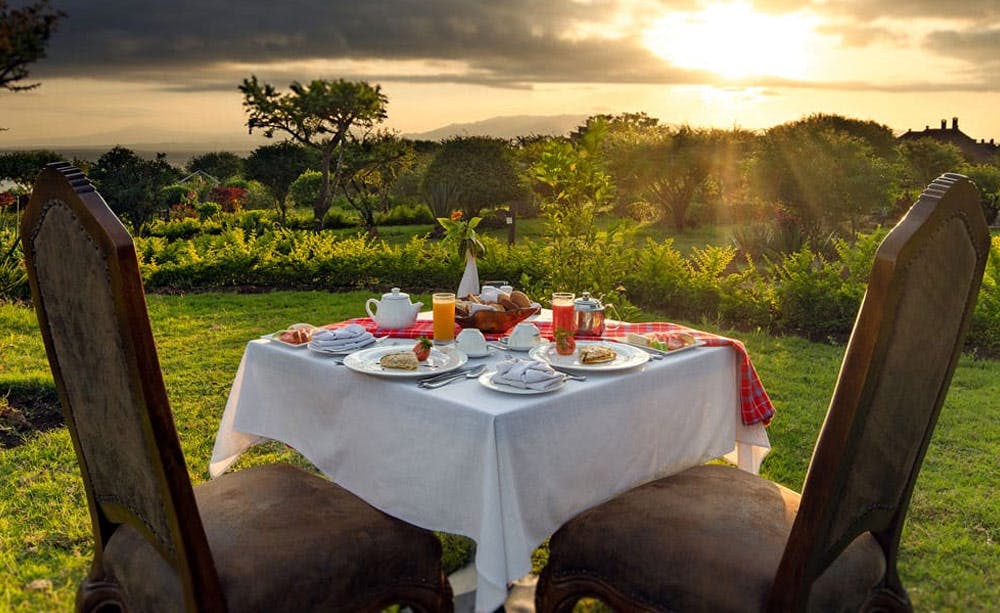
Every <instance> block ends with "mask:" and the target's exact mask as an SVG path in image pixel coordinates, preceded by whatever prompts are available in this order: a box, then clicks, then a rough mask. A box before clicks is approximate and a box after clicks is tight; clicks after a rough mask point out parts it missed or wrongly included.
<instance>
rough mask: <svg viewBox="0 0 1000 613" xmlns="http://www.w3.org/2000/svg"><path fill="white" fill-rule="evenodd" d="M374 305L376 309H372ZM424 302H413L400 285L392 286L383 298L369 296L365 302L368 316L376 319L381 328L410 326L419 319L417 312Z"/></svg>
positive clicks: (376, 323)
mask: <svg viewBox="0 0 1000 613" xmlns="http://www.w3.org/2000/svg"><path fill="white" fill-rule="evenodd" d="M372 306H374V307H375V311H372ZM422 306H424V303H423V302H418V303H416V304H413V303H411V302H410V295H409V294H404V293H403V292H401V291H399V288H398V287H394V288H392V291H391V292H389V293H387V294H382V299H381V300H375V299H374V298H369V299H368V302H366V303H365V311H367V312H368V316H369V317H371V318H372V319H373V320H375V325H377V326H378V327H379V328H392V329H399V328H409V327H410V326H412V325H413V323H414V322H415V321H417V313H419V312H420V307H422Z"/></svg>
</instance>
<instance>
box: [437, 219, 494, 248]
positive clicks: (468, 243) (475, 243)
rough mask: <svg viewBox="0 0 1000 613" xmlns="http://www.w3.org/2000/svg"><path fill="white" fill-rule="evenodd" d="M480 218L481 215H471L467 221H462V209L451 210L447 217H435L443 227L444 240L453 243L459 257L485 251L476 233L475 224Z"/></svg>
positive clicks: (476, 224)
mask: <svg viewBox="0 0 1000 613" xmlns="http://www.w3.org/2000/svg"><path fill="white" fill-rule="evenodd" d="M482 220H483V218H482V217H473V218H472V219H470V220H468V221H463V219H462V211H452V212H451V215H450V216H449V217H438V218H437V222H438V223H439V224H441V227H442V228H444V240H445V242H447V243H451V244H453V245H455V247H456V248H457V250H458V257H460V258H461V257H464V256H465V254H466V253H472V257H474V258H477V257H479V256H481V255H483V254H484V253H486V246H485V245H483V242H482V241H481V240H479V234H477V233H476V226H478V225H479V222H481V221H482Z"/></svg>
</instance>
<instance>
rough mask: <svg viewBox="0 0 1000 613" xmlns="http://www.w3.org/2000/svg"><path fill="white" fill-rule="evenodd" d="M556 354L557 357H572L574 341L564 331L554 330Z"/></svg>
mask: <svg viewBox="0 0 1000 613" xmlns="http://www.w3.org/2000/svg"><path fill="white" fill-rule="evenodd" d="M555 337H556V353H558V354H559V355H573V353H574V352H575V351H576V339H575V338H573V335H572V334H570V333H569V332H567V331H566V330H556V333H555Z"/></svg>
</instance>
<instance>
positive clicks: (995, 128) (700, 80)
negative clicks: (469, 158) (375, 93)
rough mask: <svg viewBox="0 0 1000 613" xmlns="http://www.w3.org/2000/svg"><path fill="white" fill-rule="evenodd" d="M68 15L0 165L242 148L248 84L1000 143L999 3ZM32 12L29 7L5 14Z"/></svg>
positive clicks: (424, 4) (484, 113)
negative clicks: (94, 153) (910, 132)
mask: <svg viewBox="0 0 1000 613" xmlns="http://www.w3.org/2000/svg"><path fill="white" fill-rule="evenodd" d="M50 2H51V4H52V5H53V6H54V7H56V8H58V9H60V10H62V11H64V12H65V13H66V17H65V18H64V19H63V20H62V21H61V22H60V24H59V27H58V30H57V31H56V33H55V34H54V35H53V37H52V39H51V41H50V44H49V50H48V57H47V58H45V59H44V60H42V61H40V62H39V63H37V64H34V65H33V66H32V68H31V76H30V80H31V81H35V82H40V83H41V86H40V87H38V88H37V89H34V90H31V91H28V92H19V93H11V92H0V126H4V127H6V128H7V129H8V130H7V131H5V132H2V133H0V147H3V146H4V144H5V141H6V143H7V144H19V145H24V144H26V143H36V142H37V143H52V142H60V141H61V140H66V139H70V138H75V137H83V136H88V135H102V137H103V138H116V139H118V142H128V141H129V139H132V140H133V141H139V142H157V141H166V140H190V139H193V138H196V139H209V140H211V139H217V140H218V141H219V142H222V141H224V140H225V141H227V142H228V141H232V140H238V139H248V138H249V137H248V136H247V129H246V113H245V111H244V109H243V107H242V97H241V94H240V93H239V91H238V90H237V86H238V85H239V84H240V82H241V81H242V80H243V79H244V78H247V77H249V76H251V75H257V76H258V77H259V78H260V79H261V80H262V81H265V82H267V83H270V84H273V85H274V86H276V87H277V88H279V90H287V86H288V84H289V83H291V82H292V81H301V82H308V81H311V80H313V79H338V78H344V79H349V80H363V81H367V82H369V83H371V84H378V85H379V86H381V88H382V92H383V93H384V94H385V95H386V96H387V97H388V100H389V104H388V120H387V122H386V126H387V127H389V128H392V129H395V130H398V131H400V132H402V133H417V132H422V131H427V130H432V129H435V128H438V127H441V126H443V125H447V124H451V123H464V122H473V121H477V120H482V119H486V118H490V117H496V116H512V115H565V114H580V115H584V116H585V115H591V114H596V113H612V114H614V113H622V112H645V113H647V114H649V115H652V116H654V117H657V118H659V119H660V120H661V121H662V122H664V123H670V124H688V125H691V126H696V127H709V126H715V127H722V128H731V127H740V128H746V129H764V128H767V127H770V126H774V125H778V124H780V123H784V122H787V121H794V120H796V119H800V118H802V117H805V116H807V115H809V114H812V113H836V114H841V115H846V116H848V117H853V118H858V119H865V120H869V119H870V120H874V121H877V122H879V123H883V124H885V125H888V126H889V127H890V128H892V129H893V130H896V131H898V132H902V131H905V130H907V129H915V130H922V129H923V128H924V127H925V126H928V125H929V126H931V127H938V126H939V123H940V121H941V120H942V119H947V120H948V122H949V125H950V122H951V118H952V117H958V118H959V119H960V127H961V129H962V130H963V131H964V132H965V133H966V134H969V135H970V136H972V137H973V138H976V139H980V138H985V139H987V140H988V139H990V138H996V139H997V140H1000V113H998V112H997V109H1000V0H963V1H962V2H957V1H956V2H942V1H941V0H865V1H861V0H813V1H812V2H789V1H784V0H758V1H750V0H746V1H742V0H739V1H722V2H716V1H708V2H701V1H694V0H692V1H667V0H541V1H537V2H532V1H529V0H483V1H479V0H387V1H382V0H285V1H282V0H240V2H226V1H222V0H196V1H195V0H172V1H163V0H160V1H154V0H145V1H143V0H50ZM9 4H10V5H11V6H22V5H24V4H26V2H25V1H24V0H11V1H10V2H9Z"/></svg>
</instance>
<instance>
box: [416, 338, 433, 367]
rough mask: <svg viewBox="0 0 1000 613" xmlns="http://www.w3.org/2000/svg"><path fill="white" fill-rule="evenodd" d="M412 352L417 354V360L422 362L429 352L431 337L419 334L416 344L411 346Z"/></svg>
mask: <svg viewBox="0 0 1000 613" xmlns="http://www.w3.org/2000/svg"><path fill="white" fill-rule="evenodd" d="M413 353H415V354H417V361H419V362H423V361H424V360H426V359H427V358H428V356H430V354H431V339H429V338H427V337H426V336H421V337H420V338H418V339H417V344H416V345H414V346H413Z"/></svg>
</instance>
